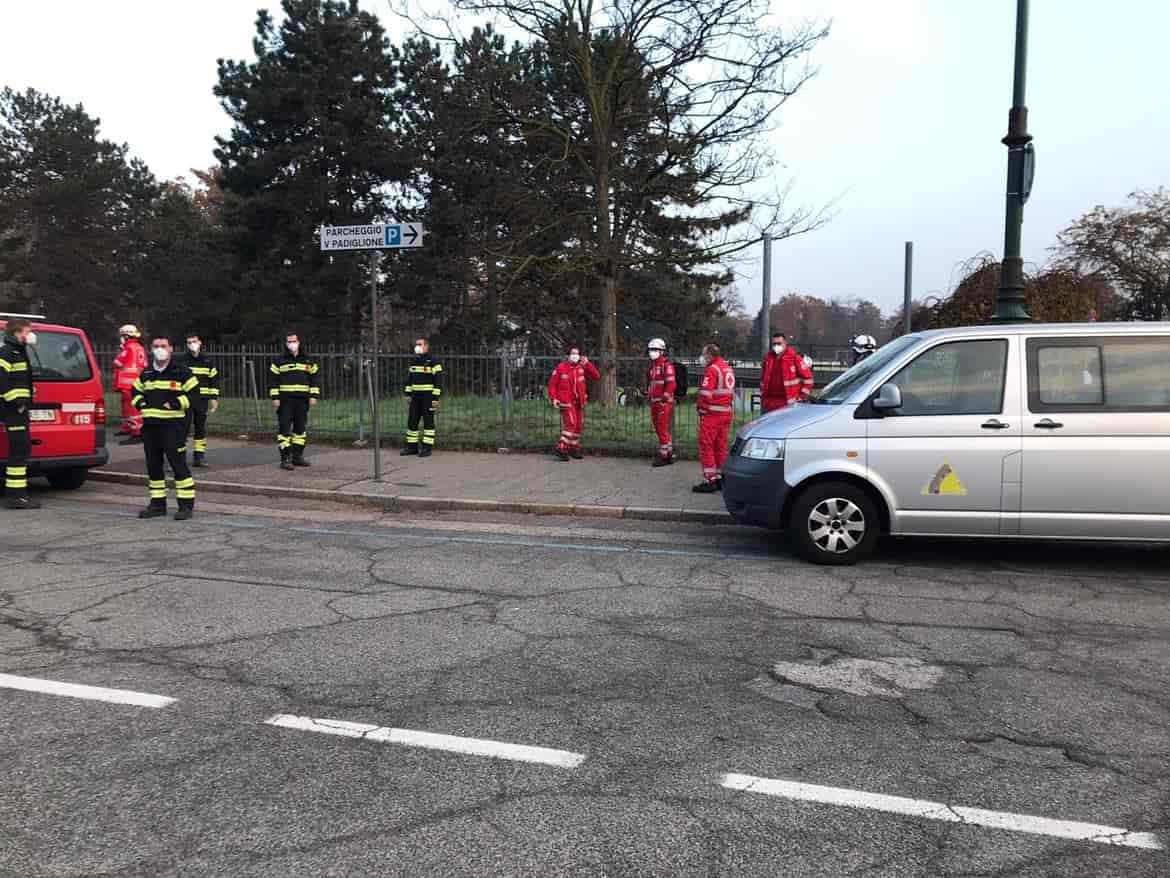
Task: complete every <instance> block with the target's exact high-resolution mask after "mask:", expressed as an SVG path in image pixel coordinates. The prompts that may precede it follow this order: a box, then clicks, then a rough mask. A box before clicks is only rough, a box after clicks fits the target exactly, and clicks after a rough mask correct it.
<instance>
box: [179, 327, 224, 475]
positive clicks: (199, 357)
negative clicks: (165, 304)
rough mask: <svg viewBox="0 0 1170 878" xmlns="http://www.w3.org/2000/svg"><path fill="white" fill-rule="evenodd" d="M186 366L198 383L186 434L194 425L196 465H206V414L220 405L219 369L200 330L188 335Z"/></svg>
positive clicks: (190, 409) (189, 412) (189, 434)
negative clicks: (208, 351)
mask: <svg viewBox="0 0 1170 878" xmlns="http://www.w3.org/2000/svg"><path fill="white" fill-rule="evenodd" d="M183 365H184V366H186V367H187V368H188V369H190V370H191V374H192V375H194V376H195V378H196V380H197V381H198V382H199V393H198V394H197V395H196V396H195V398H194V399H192V400H191V408H189V409H187V428H186V431H185V433H184V435H185V436H187V437H190V436H191V433H192V428H194V433H195V443H194V445H195V466H198V467H204V466H207V462H206V460H205V458H206V456H207V414H208V412H209V411H210V412H211V413H214V412H215V410H216V409H217V408H219V369H217V368H215V366H214V365H213V364H212V362H211V360H209V359H208V358H207V355H206V354H205V353H203V342H202V340H201V339H200V338H199V335H198V333H194V332H191V333H188V334H187V356H186V357H184V358H183Z"/></svg>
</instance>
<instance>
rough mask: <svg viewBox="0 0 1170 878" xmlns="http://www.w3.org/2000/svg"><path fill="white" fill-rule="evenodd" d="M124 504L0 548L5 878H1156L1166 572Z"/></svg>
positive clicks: (22, 526) (1088, 559)
mask: <svg viewBox="0 0 1170 878" xmlns="http://www.w3.org/2000/svg"><path fill="white" fill-rule="evenodd" d="M139 493H140V492H138V491H127V492H123V491H121V490H120V489H117V488H113V487H111V486H95V487H92V488H87V489H86V490H83V491H81V492H78V493H75V494H71V495H66V494H45V495H43V498H44V500H45V502H46V508H45V509H44V510H42V511H41V512H39V513H35V514H34V513H28V514H23V513H22V514H11V513H9V514H4V513H2V512H0V675H8V676H0V875H3V876H14V878H33V876H49V875H52V876H65V875H69V876H107V875H108V876H113V875H118V876H172V875H174V876H204V875H224V876H233V878H235V876H287V875H306V876H318V875H329V876H334V875H336V876H364V875H378V876H397V875H403V876H464V875H474V876H541V878H546V876H561V875H564V876H612V878H625V876H650V875H654V876H659V875H661V876H773V875H775V876H818V878H821V876H837V875H855V876H898V878H908V876H924V878H933V876H956V878H957V876H992V875H995V876H1048V875H1070V876H1126V878H1139V876H1150V878H1154V876H1165V875H1167V874H1170V853H1168V852H1167V851H1166V850H1164V849H1159V848H1161V847H1165V848H1170V689H1168V686H1167V683H1168V682H1170V563H1168V562H1170V551H1167V550H1166V549H1153V548H1141V547H1132V546H1106V547H1086V546H1036V545H1030V546H1021V545H1005V544H976V543H956V542H946V543H934V542H930V543H897V542H895V543H891V544H889V545H886V546H884V547H883V548H882V550H881V554H880V556H879V557H878V559H877V560H875V561H873V562H871V563H869V564H866V565H864V566H861V567H857V568H853V569H849V570H844V571H834V570H826V569H822V568H816V567H811V566H808V565H805V564H803V563H801V562H798V561H796V560H794V559H792V558H791V557H789V556H788V555H787V554H785V553H784V552H783V551H782V550H780V549H779V548H777V547H776V546H775V545H774V544H773V542H772V541H771V539H770V538H769V537H768V536H767V535H765V534H763V533H758V532H754V531H750V530H741V529H737V528H733V527H726V528H723V527H685V526H673V527H672V529H671V530H669V531H663V530H661V529H657V528H654V527H652V526H650V525H649V524H645V525H641V526H639V525H637V524H636V523H631V522H621V523H620V527H619V525H618V524H617V523H616V522H615V523H606V522H602V521H580V522H573V521H566V520H558V519H535V518H523V517H514V518H504V517H500V518H487V517H483V516H478V517H474V516H473V517H470V518H466V519H463V520H461V519H459V518H458V517H455V516H451V515H447V516H434V517H431V518H425V519H412V518H407V517H404V516H395V515H378V514H375V513H372V512H368V511H362V510H355V509H350V508H329V507H325V506H318V507H314V508H310V509H305V510H299V509H290V508H288V506H287V504H285V505H273V504H263V503H262V502H260V501H249V502H250V503H253V504H258V505H250V506H246V505H242V503H241V502H239V501H237V500H231V499H229V498H225V499H222V500H220V501H219V503H217V502H215V500H214V498H210V497H201V499H200V506H199V510H198V517H197V519H196V520H195V521H193V522H190V523H187V524H182V523H175V522H173V521H170V520H167V521H151V522H139V521H138V520H136V519H135V518H133V517H132V516H133V513H134V511H135V509H136V508H137V507H138V505H139V504H140V502H141V497H140V496H139ZM220 504H222V505H220ZM30 681H31V682H30ZM44 681H49V682H48V683H45V682H44ZM61 683H69V684H82V685H86V686H91V687H100V688H99V689H95V690H65V694H63V693H62V690H61V689H60V687H59V685H56V686H55V685H54V684H61ZM29 687H31V688H33V689H37V688H38V687H39V688H40V690H41V691H27V690H28V688H29ZM45 690H48V691H45ZM111 690H118V691H117V692H114V693H113V694H111ZM120 692H122V693H124V692H132V693H139V694H140V696H141V695H143V694H144V695H149V696H165V697H166V698H169V699H174V701H173V702H172V701H166V700H165V699H164V700H162V701H158V702H154V703H153V705H152V704H147V705H139V704H127V703H112V702H111V701H110V700H108V699H111V698H113V699H114V700H115V702H116V701H117V700H118V699H123V700H125V699H126V698H127V697H129V696H125V695H124V694H119V693H120ZM77 695H84V696H85V697H75V696H77ZM135 697H139V696H135ZM103 699H106V700H103ZM146 700H147V701H148V702H149V701H151V699H146ZM277 716H283V717H284V719H283V720H277V721H276V723H277V724H269V723H268V722H267V721H269V720H272V719H273V718H274V717H277ZM305 718H312V719H305ZM344 723H349V724H354V725H343V724H344ZM391 730H397V731H391ZM322 732H327V733H322ZM339 732H344V733H345V734H338V733H339ZM469 739H473V740H469ZM485 741H486V742H489V743H486V744H485V743H483V742H485ZM420 744H422V745H424V746H419V745H420ZM534 748H541V749H534ZM469 751H470V752H469ZM485 751H486V752H488V753H489V754H490V755H483V753H484V752H485ZM729 775H732V776H733V777H730V778H729ZM738 775H747V776H749V779H748V780H747V781H746V782H745V781H743V780H742V779H741V780H740V781H736V780H735V776H738ZM756 779H758V781H757V780H756ZM770 781H779V782H780V783H779V784H771V783H770ZM794 782H795V783H794ZM737 783H738V786H739V788H733V787H736V784H737ZM796 784H806V785H815V786H807V787H801V786H797V785H796ZM745 785H746V786H748V787H750V789H747V790H746V791H745V790H744V789H742V787H743V786H745ZM825 788H832V789H831V790H829V791H828V792H826V791H825ZM794 790H795V792H794ZM875 794H879V795H881V796H886V797H900V798H897V799H889V798H886V799H883V798H880V797H878V795H875ZM809 799H816V801H810V800H809ZM964 808H966V809H983V810H980V811H970V810H964ZM1034 818H1044V819H1045V820H1042V821H1037V820H1035V819H1034ZM1045 821H1048V822H1045ZM1082 824H1094V825H1099V826H1101V827H1114V828H1117V834H1114V833H1113V831H1112V830H1109V831H1104V830H1102V832H1100V833H1095V832H1094V833H1089V834H1090V835H1092V836H1094V837H1092V838H1069V837H1066V836H1067V835H1069V834H1070V833H1071V834H1072V835H1074V836H1075V835H1077V833H1078V832H1079V833H1081V834H1082V835H1084V831H1083V826H1082ZM1078 827H1080V828H1078ZM1021 829H1023V830H1027V831H1020V830H1021ZM1127 831H1128V832H1127ZM1106 836H1108V837H1106Z"/></svg>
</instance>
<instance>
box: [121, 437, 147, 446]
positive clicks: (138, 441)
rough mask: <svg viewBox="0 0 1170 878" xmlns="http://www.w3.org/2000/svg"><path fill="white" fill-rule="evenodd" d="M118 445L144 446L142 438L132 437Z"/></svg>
mask: <svg viewBox="0 0 1170 878" xmlns="http://www.w3.org/2000/svg"><path fill="white" fill-rule="evenodd" d="M118 444H119V445H141V444H142V437H141V436H131V437H130V438H129V439H123V440H122V441H121V442H119V443H118Z"/></svg>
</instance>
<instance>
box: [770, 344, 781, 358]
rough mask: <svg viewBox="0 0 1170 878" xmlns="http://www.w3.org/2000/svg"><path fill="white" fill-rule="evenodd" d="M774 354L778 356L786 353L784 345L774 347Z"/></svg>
mask: <svg viewBox="0 0 1170 878" xmlns="http://www.w3.org/2000/svg"><path fill="white" fill-rule="evenodd" d="M772 353H774V354H776V355H777V356H779V355H780V354H782V353H784V345H782V344H774V345H772Z"/></svg>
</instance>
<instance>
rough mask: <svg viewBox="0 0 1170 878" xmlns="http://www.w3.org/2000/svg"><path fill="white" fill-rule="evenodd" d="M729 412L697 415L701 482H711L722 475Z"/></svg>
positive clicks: (728, 427)
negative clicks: (701, 467)
mask: <svg viewBox="0 0 1170 878" xmlns="http://www.w3.org/2000/svg"><path fill="white" fill-rule="evenodd" d="M731 420H732V416H731V412H720V413H719V414H714V415H699V463H701V464H702V465H703V481H705V482H713V481H715V479H717V478H719V477H720V475H722V473H723V461H725V460H727V434H728V433H730V432H731Z"/></svg>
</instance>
